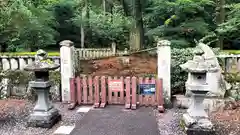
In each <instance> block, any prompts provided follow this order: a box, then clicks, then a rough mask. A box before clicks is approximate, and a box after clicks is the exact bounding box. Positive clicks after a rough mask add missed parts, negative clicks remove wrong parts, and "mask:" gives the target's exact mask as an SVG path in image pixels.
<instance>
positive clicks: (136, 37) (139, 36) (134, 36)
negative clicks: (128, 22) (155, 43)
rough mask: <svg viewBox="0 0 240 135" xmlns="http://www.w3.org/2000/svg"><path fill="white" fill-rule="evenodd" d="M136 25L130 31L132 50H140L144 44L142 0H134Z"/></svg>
mask: <svg viewBox="0 0 240 135" xmlns="http://www.w3.org/2000/svg"><path fill="white" fill-rule="evenodd" d="M132 5H133V18H134V25H133V27H132V29H131V32H130V50H133V51H136V50H140V49H141V47H142V45H143V40H144V31H143V20H142V5H141V1H140V0H133V4H132Z"/></svg>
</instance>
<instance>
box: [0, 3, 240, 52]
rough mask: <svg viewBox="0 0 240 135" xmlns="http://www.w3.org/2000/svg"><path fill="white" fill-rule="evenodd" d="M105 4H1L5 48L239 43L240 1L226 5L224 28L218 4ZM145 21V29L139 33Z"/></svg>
mask: <svg viewBox="0 0 240 135" xmlns="http://www.w3.org/2000/svg"><path fill="white" fill-rule="evenodd" d="M105 2H106V5H105V6H103V1H96V0H8V1H4V2H0V15H1V18H0V44H1V47H2V49H5V50H4V51H6V49H7V51H11V52H19V51H26V50H28V51H29V50H30V51H35V50H36V49H38V48H48V49H51V48H55V49H59V47H58V45H57V44H58V43H59V42H60V41H62V40H72V41H73V42H74V43H75V45H76V47H80V44H81V40H83V35H82V34H83V33H84V44H85V47H106V46H109V45H110V44H111V43H112V42H113V41H114V42H116V43H117V45H118V48H119V49H123V48H126V47H129V46H130V45H134V44H137V43H138V42H136V43H133V42H131V41H132V40H133V39H132V37H138V36H139V35H140V37H141V41H139V42H144V47H149V46H153V43H154V42H155V41H154V37H155V36H158V37H161V38H164V39H168V40H170V41H171V42H172V46H173V47H175V48H187V47H193V46H194V44H195V43H194V39H196V40H200V39H202V41H203V42H204V43H208V44H209V45H211V46H213V47H214V46H215V44H216V41H217V38H218V36H219V35H221V36H223V38H224V39H225V40H227V41H230V40H233V39H237V38H239V37H238V35H239V34H238V33H239V32H240V31H239V29H240V28H239V27H240V21H239V20H240V6H239V2H238V0H229V1H226V5H225V9H226V15H227V16H226V21H225V23H223V24H221V25H219V26H218V25H217V24H216V21H217V19H216V16H218V11H216V9H218V7H216V6H217V5H218V4H217V3H215V1H214V0H144V1H140V2H139V0H121V1H117V0H106V1H105ZM136 3H137V4H136ZM134 4H135V5H134ZM103 7H106V9H103ZM135 11H141V13H138V12H135ZM137 13H138V14H137ZM135 14H136V15H135ZM141 15H142V17H141ZM141 20H143V29H142V28H139V27H142V25H141V24H140V23H141V22H142V21H141ZM81 28H82V29H81ZM81 30H83V31H81ZM142 30H143V31H144V37H143V35H142V33H141V32H142ZM81 32H82V33H81ZM130 33H134V34H135V35H134V34H133V35H131V34H130ZM136 39H139V38H136ZM129 42H131V43H129Z"/></svg>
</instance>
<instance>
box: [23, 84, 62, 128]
mask: <svg viewBox="0 0 240 135" xmlns="http://www.w3.org/2000/svg"><path fill="white" fill-rule="evenodd" d="M29 86H30V87H32V88H34V89H35V90H36V93H37V95H38V100H37V103H36V105H35V107H34V109H33V112H32V113H31V114H30V117H29V119H28V122H27V124H28V126H30V127H42V128H51V127H52V126H53V125H54V124H56V123H57V122H58V121H60V120H61V115H60V114H59V111H58V110H57V109H56V108H54V106H53V105H52V103H51V102H50V101H49V90H50V87H51V83H50V81H45V82H38V81H31V82H30V83H29Z"/></svg>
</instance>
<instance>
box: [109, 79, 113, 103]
mask: <svg viewBox="0 0 240 135" xmlns="http://www.w3.org/2000/svg"><path fill="white" fill-rule="evenodd" d="M111 80H112V77H111V76H109V77H108V84H109V82H110V81H111ZM109 87H110V85H108V104H112V91H111V89H110V88H109Z"/></svg>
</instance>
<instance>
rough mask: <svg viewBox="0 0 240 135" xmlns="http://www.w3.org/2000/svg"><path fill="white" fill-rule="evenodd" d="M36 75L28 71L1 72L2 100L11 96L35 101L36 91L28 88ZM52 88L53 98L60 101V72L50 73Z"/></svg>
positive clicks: (0, 92) (0, 96) (0, 90)
mask: <svg viewBox="0 0 240 135" xmlns="http://www.w3.org/2000/svg"><path fill="white" fill-rule="evenodd" d="M33 77H34V74H33V73H31V72H27V71H20V70H16V71H10V70H9V71H1V73H0V82H1V85H0V87H1V88H0V98H6V97H10V96H14V97H19V98H26V99H32V100H35V93H34V91H33V90H32V89H31V88H30V87H29V86H28V82H29V81H30V80H33ZM50 80H51V81H52V87H51V89H50V93H51V98H52V99H53V100H60V98H61V97H60V96H61V94H60V72H59V71H53V72H50Z"/></svg>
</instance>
